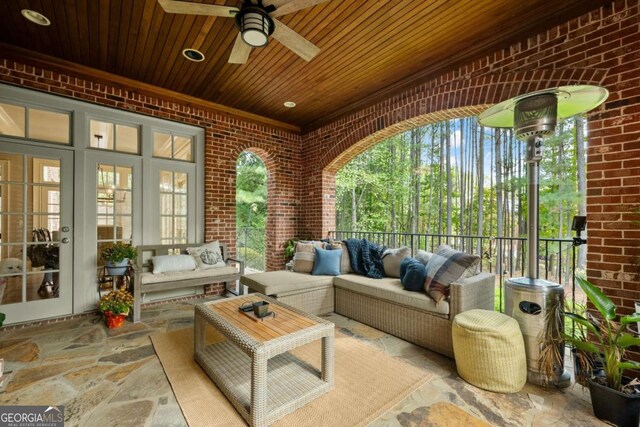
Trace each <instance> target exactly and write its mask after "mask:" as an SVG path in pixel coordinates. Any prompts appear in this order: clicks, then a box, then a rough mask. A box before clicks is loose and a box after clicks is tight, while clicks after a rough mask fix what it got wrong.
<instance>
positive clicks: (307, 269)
mask: <svg viewBox="0 0 640 427" xmlns="http://www.w3.org/2000/svg"><path fill="white" fill-rule="evenodd" d="M324 247H325V243H324V242H319V241H302V240H301V241H299V242H298V243H296V254H295V255H294V256H293V271H297V272H298V273H311V270H313V264H314V262H315V259H316V248H320V249H324Z"/></svg>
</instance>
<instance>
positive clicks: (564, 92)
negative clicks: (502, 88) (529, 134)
mask: <svg viewBox="0 0 640 427" xmlns="http://www.w3.org/2000/svg"><path fill="white" fill-rule="evenodd" d="M548 94H553V95H555V96H556V97H557V99H558V108H557V117H556V118H557V119H564V118H567V117H571V116H575V115H576V114H580V113H584V112H586V111H589V110H591V109H593V108H596V107H597V106H598V105H600V104H602V103H603V102H604V101H605V100H606V99H607V97H608V96H609V91H608V90H607V89H605V88H603V87H600V86H591V85H576V86H560V87H557V88H550V89H544V90H539V91H536V92H531V93H527V94H524V95H519V96H516V97H513V98H511V99H508V100H506V101H503V102H501V103H499V104H496V105H494V106H493V107H489V108H487V109H486V110H485V111H483V112H482V113H481V114H480V116H478V121H479V122H480V124H481V125H483V126H488V127H493V128H512V127H514V121H515V113H514V112H515V108H516V104H517V103H518V102H519V101H522V100H524V99H527V98H530V97H534V96H538V95H548Z"/></svg>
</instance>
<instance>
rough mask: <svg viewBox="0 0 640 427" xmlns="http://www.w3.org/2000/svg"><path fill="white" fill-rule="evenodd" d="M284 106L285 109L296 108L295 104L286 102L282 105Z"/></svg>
mask: <svg viewBox="0 0 640 427" xmlns="http://www.w3.org/2000/svg"><path fill="white" fill-rule="evenodd" d="M284 106H285V107H287V108H293V107H295V106H296V103H295V102H293V101H287V102H285V103H284Z"/></svg>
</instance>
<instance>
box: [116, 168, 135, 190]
mask: <svg viewBox="0 0 640 427" xmlns="http://www.w3.org/2000/svg"><path fill="white" fill-rule="evenodd" d="M132 178H133V170H132V169H131V168H128V167H120V166H118V167H116V188H122V189H127V190H131V180H132Z"/></svg>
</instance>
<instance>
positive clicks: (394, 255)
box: [382, 246, 411, 277]
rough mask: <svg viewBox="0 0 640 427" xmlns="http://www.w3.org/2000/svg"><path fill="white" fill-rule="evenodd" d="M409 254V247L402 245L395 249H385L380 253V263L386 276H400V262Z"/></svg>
mask: <svg viewBox="0 0 640 427" xmlns="http://www.w3.org/2000/svg"><path fill="white" fill-rule="evenodd" d="M410 256H411V248H409V247H408V246H403V247H401V248H397V249H387V250H386V251H384V252H383V253H382V265H383V266H384V274H385V276H387V277H400V263H401V262H402V260H403V259H405V258H407V257H410Z"/></svg>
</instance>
